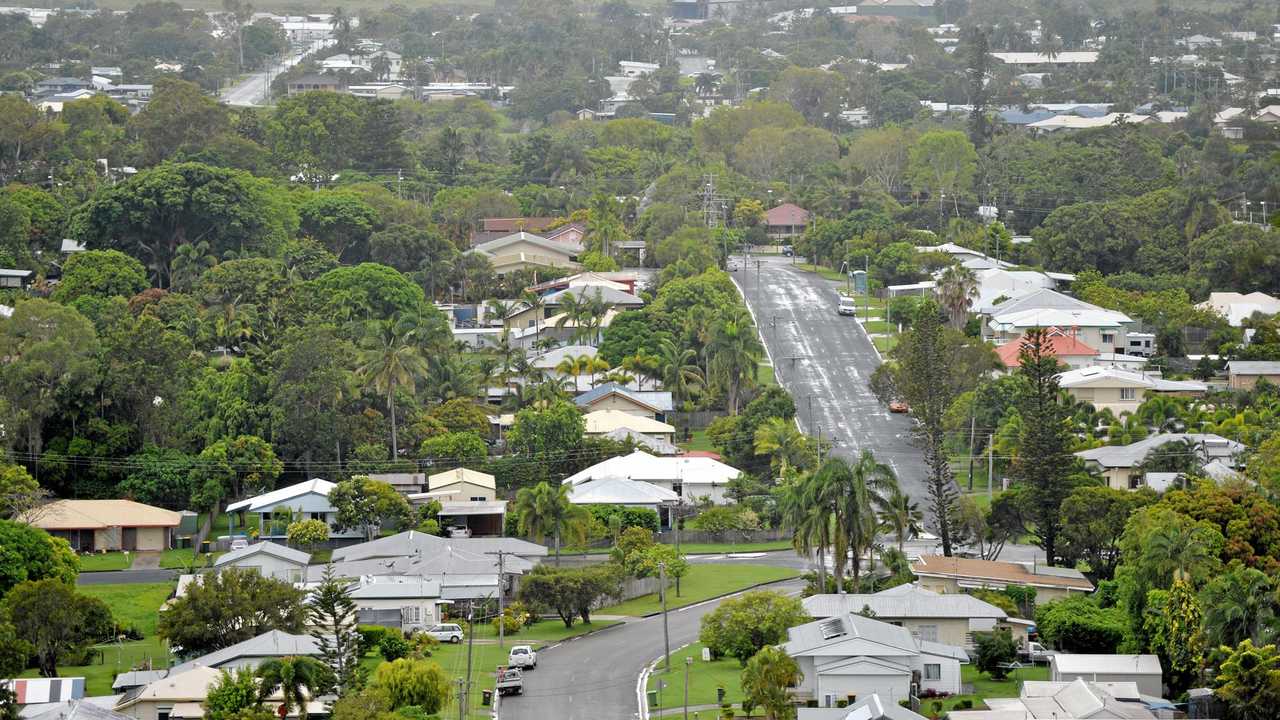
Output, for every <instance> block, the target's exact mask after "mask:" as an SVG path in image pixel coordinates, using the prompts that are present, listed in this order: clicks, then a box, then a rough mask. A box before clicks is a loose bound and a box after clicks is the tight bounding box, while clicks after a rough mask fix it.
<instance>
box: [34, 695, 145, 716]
mask: <svg viewBox="0 0 1280 720" xmlns="http://www.w3.org/2000/svg"><path fill="white" fill-rule="evenodd" d="M113 705H115V698H114V697H111V696H105V697H103V696H98V697H92V698H77V699H75V700H66V701H64V702H58V703H47V704H39V705H31V704H29V705H27V706H26V707H24V708H22V711H21V717H22V718H23V719H24V720H125V718H126V717H127V716H125V715H121V714H120V713H117V712H116V711H114V710H112V709H111V707H112V706H113Z"/></svg>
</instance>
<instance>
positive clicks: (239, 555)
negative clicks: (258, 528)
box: [213, 542, 311, 567]
mask: <svg viewBox="0 0 1280 720" xmlns="http://www.w3.org/2000/svg"><path fill="white" fill-rule="evenodd" d="M255 555H270V556H272V557H277V558H280V559H281V560H286V561H288V562H291V563H297V564H298V565H306V564H307V563H309V562H311V555H310V553H304V552H302V551H301V550H294V549H293V548H291V547H285V546H284V545H281V544H279V543H273V542H260V543H254V544H252V545H249V546H248V547H242V548H240V549H239V550H232V551H231V552H229V553H226V554H224V555H222V556H221V557H219V558H218V559H217V560H214V561H213V566H214V567H223V566H226V565H230V564H232V563H234V562H236V561H238V560H243V559H244V558H248V557H253V556H255Z"/></svg>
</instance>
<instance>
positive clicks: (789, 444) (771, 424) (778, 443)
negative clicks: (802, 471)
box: [755, 417, 809, 477]
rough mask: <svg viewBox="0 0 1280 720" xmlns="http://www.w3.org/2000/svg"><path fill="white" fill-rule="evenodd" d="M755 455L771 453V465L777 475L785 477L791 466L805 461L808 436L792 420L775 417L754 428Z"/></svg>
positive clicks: (807, 451)
mask: <svg viewBox="0 0 1280 720" xmlns="http://www.w3.org/2000/svg"><path fill="white" fill-rule="evenodd" d="M755 453H756V455H771V456H772V459H771V461H770V465H771V467H773V468H774V469H776V470H777V471H778V476H779V477H786V476H787V474H788V472H789V471H790V470H791V468H792V467H794V466H796V465H799V464H801V463H803V462H804V461H805V459H806V458H807V457H808V455H809V438H807V437H805V436H804V434H803V433H801V432H800V431H799V430H798V429H796V424H795V423H794V422H789V421H787V420H783V419H782V418H779V417H775V418H769V419H768V420H766V421H765V422H764V423H762V424H761V425H760V426H759V427H757V428H756V435H755Z"/></svg>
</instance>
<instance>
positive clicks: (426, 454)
mask: <svg viewBox="0 0 1280 720" xmlns="http://www.w3.org/2000/svg"><path fill="white" fill-rule="evenodd" d="M418 455H420V456H421V457H423V458H431V459H432V460H433V461H435V462H438V463H449V464H452V465H466V464H468V463H474V462H481V461H483V460H484V459H485V458H486V457H488V456H489V446H488V445H486V444H485V442H484V439H483V438H481V437H480V436H479V435H477V434H475V433H472V432H451V433H444V434H442V435H436V436H434V437H429V438H427V439H426V440H423V441H422V445H421V447H419V448H418Z"/></svg>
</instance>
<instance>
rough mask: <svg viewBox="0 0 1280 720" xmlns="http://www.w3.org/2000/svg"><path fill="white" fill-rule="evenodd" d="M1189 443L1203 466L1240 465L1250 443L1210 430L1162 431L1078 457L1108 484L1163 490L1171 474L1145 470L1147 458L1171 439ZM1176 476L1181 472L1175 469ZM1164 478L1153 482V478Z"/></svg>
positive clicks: (1092, 449) (1125, 487) (1197, 461)
mask: <svg viewBox="0 0 1280 720" xmlns="http://www.w3.org/2000/svg"><path fill="white" fill-rule="evenodd" d="M1184 442H1185V443H1189V444H1191V445H1192V446H1194V447H1195V449H1196V452H1197V457H1196V463H1197V464H1198V465H1200V466H1201V467H1203V466H1205V465H1208V464H1209V463H1218V464H1220V465H1223V466H1225V467H1227V468H1232V469H1234V468H1238V467H1239V466H1240V463H1241V459H1242V457H1243V455H1244V453H1245V451H1246V450H1248V448H1247V447H1245V446H1244V445H1243V444H1242V443H1238V442H1236V441H1234V440H1228V439H1227V438H1224V437H1222V436H1220V435H1213V434H1209V433H1161V434H1158V435H1150V436H1148V437H1146V438H1143V439H1142V440H1139V441H1138V442H1135V443H1130V444H1128V445H1104V446H1102V447H1096V448H1091V449H1089V450H1081V451H1079V452H1077V453H1076V457H1078V458H1080V459H1082V460H1084V463H1085V467H1087V468H1089V469H1090V470H1092V471H1094V472H1097V473H1100V474H1101V475H1102V476H1103V477H1104V478H1105V479H1106V481H1107V485H1109V486H1110V487H1113V488H1115V489H1117V490H1136V489H1138V488H1140V487H1142V486H1144V485H1147V486H1151V487H1153V488H1154V489H1155V490H1157V491H1160V490H1164V489H1166V483H1165V482H1164V481H1165V480H1167V479H1168V478H1160V477H1157V478H1152V477H1151V476H1152V475H1157V476H1159V475H1163V473H1145V472H1144V471H1143V469H1142V464H1143V462H1145V461H1146V459H1147V457H1148V456H1149V455H1151V453H1152V452H1154V451H1156V450H1157V449H1159V448H1161V447H1163V446H1165V445H1167V444H1169V443H1184ZM1173 475H1174V476H1175V478H1174V479H1176V475H1177V473H1173ZM1153 479H1157V480H1160V481H1161V482H1160V483H1158V484H1157V483H1153V482H1152V480H1153Z"/></svg>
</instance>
